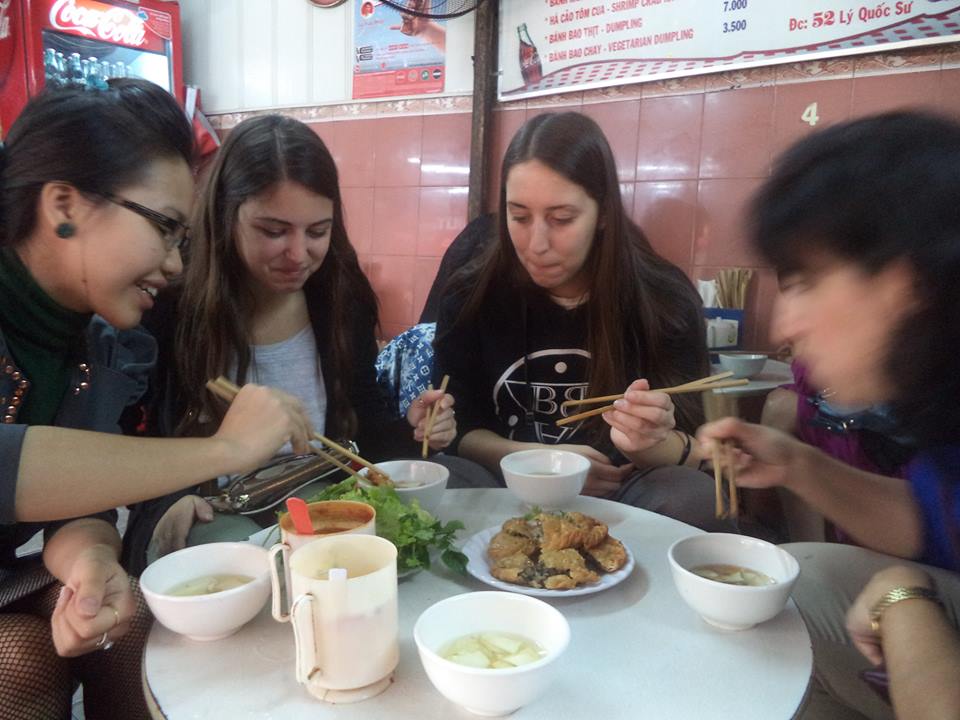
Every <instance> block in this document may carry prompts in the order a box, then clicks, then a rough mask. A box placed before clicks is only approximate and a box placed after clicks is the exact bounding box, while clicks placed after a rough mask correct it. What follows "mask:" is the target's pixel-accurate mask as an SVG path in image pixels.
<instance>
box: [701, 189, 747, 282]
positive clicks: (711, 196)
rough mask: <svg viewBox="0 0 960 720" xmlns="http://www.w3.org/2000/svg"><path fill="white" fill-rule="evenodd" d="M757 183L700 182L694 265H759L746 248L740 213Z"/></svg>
mask: <svg viewBox="0 0 960 720" xmlns="http://www.w3.org/2000/svg"><path fill="white" fill-rule="evenodd" d="M760 182H761V180H759V179H756V180H754V179H731V180H701V181H700V188H699V193H698V196H697V197H698V201H699V205H700V212H699V213H698V214H697V224H696V229H695V230H694V246H693V264H694V265H716V266H720V267H729V266H731V265H739V266H746V267H753V266H756V265H758V264H759V263H758V261H757V259H756V258H755V257H754V255H753V253H752V252H751V251H750V249H749V247H748V246H747V231H746V227H745V225H744V210H745V209H746V206H747V202H748V201H749V200H750V198H751V197H752V195H753V193H754V192H755V191H756V190H757V188H758V187H759V186H760Z"/></svg>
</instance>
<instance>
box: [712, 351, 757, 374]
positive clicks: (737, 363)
mask: <svg viewBox="0 0 960 720" xmlns="http://www.w3.org/2000/svg"><path fill="white" fill-rule="evenodd" d="M719 358H720V367H722V368H723V369H724V370H729V371H730V372H732V373H733V377H735V378H751V377H753V376H754V375H759V374H760V372H761V371H762V370H763V366H764V365H766V363H767V356H766V355H724V354H723V353H720V355H719Z"/></svg>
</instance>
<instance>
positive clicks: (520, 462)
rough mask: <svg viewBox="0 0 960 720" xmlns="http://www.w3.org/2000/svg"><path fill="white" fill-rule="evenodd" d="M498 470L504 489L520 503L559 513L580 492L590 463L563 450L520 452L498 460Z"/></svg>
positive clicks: (582, 457) (581, 456)
mask: <svg viewBox="0 0 960 720" xmlns="http://www.w3.org/2000/svg"><path fill="white" fill-rule="evenodd" d="M500 470H501V471H502V472H503V479H504V480H506V482H507V487H508V488H510V490H511V491H512V492H513V494H514V495H516V496H517V497H518V498H520V499H521V500H522V501H523V502H525V503H528V504H529V505H537V506H539V507H542V508H544V509H557V508H560V509H562V508H564V507H565V506H567V505H569V504H570V503H571V502H573V500H574V498H576V497H577V495H579V494H580V491H581V490H583V485H584V483H586V481H587V471H588V470H590V461H589V460H587V458H585V457H584V456H583V455H577V453H572V452H567V451H566V450H549V449H546V448H544V449H536V450H521V451H520V452H515V453H510V454H509V455H505V456H504V457H503V458H501V460H500Z"/></svg>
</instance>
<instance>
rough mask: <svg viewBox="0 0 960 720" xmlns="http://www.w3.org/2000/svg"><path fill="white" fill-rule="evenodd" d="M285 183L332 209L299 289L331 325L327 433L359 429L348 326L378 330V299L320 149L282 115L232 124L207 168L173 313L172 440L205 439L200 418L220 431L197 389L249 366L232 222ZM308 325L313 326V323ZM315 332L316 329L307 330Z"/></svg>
mask: <svg viewBox="0 0 960 720" xmlns="http://www.w3.org/2000/svg"><path fill="white" fill-rule="evenodd" d="M284 180H289V181H292V182H296V183H299V184H300V185H303V186H304V187H305V188H307V189H308V190H310V191H311V192H314V193H316V194H318V195H323V196H324V197H327V198H329V199H330V200H331V201H332V202H333V225H332V227H331V229H330V249H329V250H328V251H327V256H326V258H325V259H324V261H323V264H322V265H321V266H320V268H319V269H318V270H317V271H316V272H315V273H314V274H313V275H311V276H310V278H309V279H308V280H307V282H306V284H305V285H304V293H305V294H306V296H307V302H308V306H310V307H322V308H325V309H326V311H327V312H328V313H329V314H330V316H331V320H330V322H329V323H327V324H326V325H325V326H324V330H325V331H326V332H327V333H328V336H327V337H317V344H318V345H321V346H323V345H325V346H327V347H330V348H331V352H330V364H331V366H330V367H325V368H324V373H323V374H324V378H325V379H326V381H327V383H328V385H329V386H330V388H331V394H330V395H331V396H330V398H329V400H328V401H329V403H330V413H331V418H332V420H333V422H332V423H331V424H330V430H331V432H334V433H337V434H339V435H340V436H342V437H351V436H352V435H353V434H354V433H355V431H356V426H357V418H356V413H355V412H354V410H353V408H352V406H351V404H350V400H349V397H348V388H349V386H350V382H351V378H352V374H353V369H352V362H351V359H352V347H351V337H350V332H349V328H350V327H352V321H351V320H350V319H349V318H351V317H353V316H354V315H355V314H358V313H359V314H361V315H362V316H364V317H366V318H368V319H369V321H370V323H371V325H372V324H374V323H375V322H376V315H377V300H376V296H375V295H374V293H373V289H372V288H371V287H370V283H369V282H368V280H367V278H366V276H365V275H364V274H363V272H362V270H361V269H360V263H359V261H358V260H357V254H356V252H355V251H354V249H353V246H351V245H350V241H349V239H348V238H347V231H346V228H345V227H344V221H343V203H342V202H341V199H340V185H339V181H338V177H337V167H336V164H335V163H334V161H333V157H332V156H331V154H330V151H329V150H328V149H327V146H326V145H325V144H324V143H323V140H321V139H320V137H319V136H318V135H317V134H316V133H315V132H313V131H312V130H311V129H310V128H309V127H307V126H306V125H304V124H303V123H301V122H299V121H297V120H294V119H292V118H288V117H284V116H282V115H265V116H261V117H255V118H251V119H249V120H245V121H244V122H242V123H240V124H239V125H237V127H236V128H234V129H233V131H232V132H231V133H230V135H229V136H228V137H227V140H226V142H225V143H224V144H223V147H222V148H220V151H219V153H218V155H217V157H216V159H215V161H214V163H213V166H212V168H211V170H210V174H209V176H208V177H207V180H206V183H205V185H204V189H203V192H202V195H201V198H200V201H199V202H198V206H197V213H196V217H195V219H194V223H193V228H194V236H193V240H192V243H191V254H190V259H189V263H188V265H187V270H186V273H185V277H184V286H183V292H182V293H181V295H180V301H179V306H178V315H179V320H178V325H177V332H176V348H177V350H176V360H175V365H176V370H177V373H178V376H179V384H180V388H181V390H180V391H181V393H182V394H183V399H184V400H185V402H186V404H187V413H186V415H185V417H184V419H183V421H182V422H181V423H180V427H179V429H178V430H179V432H181V433H186V434H203V433H205V432H207V428H205V427H201V425H200V418H201V417H203V418H204V420H206V419H207V418H209V419H210V421H213V422H218V421H219V419H220V417H221V415H222V409H221V406H220V405H219V404H215V403H213V402H212V401H211V400H210V399H209V397H208V393H206V392H205V391H204V384H205V383H206V382H207V380H209V379H210V378H213V377H217V376H219V375H225V374H227V372H228V371H229V367H230V365H231V361H233V360H235V361H236V367H237V371H236V377H235V378H234V379H235V380H236V381H237V382H238V383H240V384H242V383H243V382H244V381H245V379H246V375H247V371H248V370H249V367H250V343H251V332H250V325H249V323H250V319H251V318H252V317H253V314H254V313H253V311H254V306H255V302H254V295H253V290H252V286H251V283H250V279H249V272H248V271H247V268H246V266H245V265H244V263H243V260H242V258H241V257H240V254H239V252H238V250H237V244H236V232H237V213H238V210H239V208H240V206H241V205H242V204H243V203H244V202H245V201H246V200H247V199H249V198H251V197H254V196H256V195H260V194H262V193H265V192H268V191H269V190H270V189H271V188H273V187H274V186H275V185H276V184H277V183H279V182H282V181H284ZM311 319H313V318H311ZM314 326H315V327H316V326H317V325H316V323H314Z"/></svg>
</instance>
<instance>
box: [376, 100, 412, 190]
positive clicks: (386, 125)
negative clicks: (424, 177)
mask: <svg viewBox="0 0 960 720" xmlns="http://www.w3.org/2000/svg"><path fill="white" fill-rule="evenodd" d="M374 122H375V125H373V126H372V127H371V128H370V130H371V131H372V133H373V137H372V138H369V137H368V138H367V140H366V141H367V142H373V147H374V172H375V174H376V177H375V183H376V185H377V187H391V186H396V185H419V184H420V153H421V147H422V144H421V140H422V135H423V118H422V117H421V116H419V115H416V116H412V117H387V118H379V119H377V120H375V121H374Z"/></svg>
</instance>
